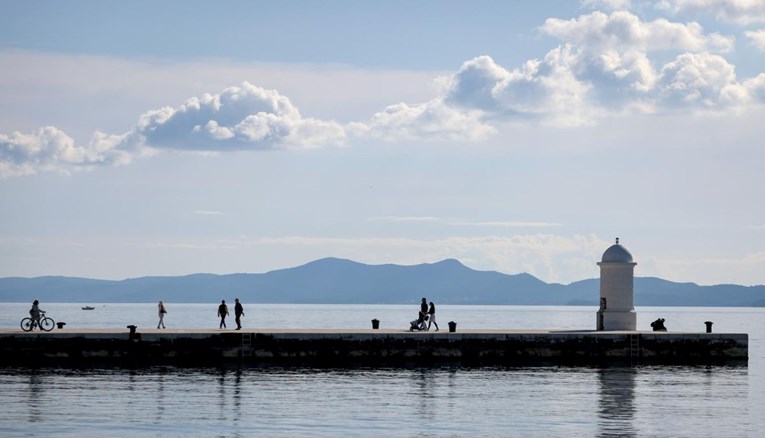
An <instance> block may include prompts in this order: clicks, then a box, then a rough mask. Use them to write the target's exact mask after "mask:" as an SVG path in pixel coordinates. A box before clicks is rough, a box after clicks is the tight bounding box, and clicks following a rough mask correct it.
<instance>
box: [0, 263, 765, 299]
mask: <svg viewBox="0 0 765 438" xmlns="http://www.w3.org/2000/svg"><path fill="white" fill-rule="evenodd" d="M599 295H600V292H599V280H598V279H588V280H583V281H578V282H575V283H571V284H569V285H562V284H555V283H552V284H551V283H545V282H543V281H541V280H539V279H537V278H536V277H534V276H532V275H529V274H517V275H508V274H501V273H499V272H493V271H476V270H473V269H470V268H468V267H466V266H465V265H463V264H462V263H460V262H459V261H457V260H451V259H449V260H443V261H441V262H438V263H432V264H431V263H428V264H421V265H415V266H400V265H392V264H388V265H365V264H362V263H357V262H353V261H350V260H342V259H337V258H325V259H321V260H316V261H314V262H311V263H308V264H305V265H302V266H298V267H295V268H290V269H281V270H276V271H271V272H267V273H264V274H228V275H214V274H193V275H186V276H180V277H140V278H131V279H127V280H120V281H111V280H93V279H87V278H75V277H35V278H19V277H8V278H0V302H27V301H32V300H34V299H40V300H42V301H43V302H79V303H114V302H152V301H158V300H165V301H170V302H187V303H208V302H217V301H218V300H220V299H233V298H234V297H239V298H240V299H242V300H243V301H245V302H249V303H344V304H356V303H358V304H408V303H416V302H419V300H420V298H422V297H428V299H429V300H433V301H434V302H436V303H441V304H509V305H593V306H596V305H597V303H598V298H599ZM635 305H638V306H742V307H746V306H765V286H739V285H716V286H699V285H697V284H694V283H673V282H670V281H666V280H662V279H659V278H651V277H642V278H641V277H639V278H636V279H635Z"/></svg>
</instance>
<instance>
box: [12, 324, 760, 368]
mask: <svg viewBox="0 0 765 438" xmlns="http://www.w3.org/2000/svg"><path fill="white" fill-rule="evenodd" d="M748 343H749V337H748V335H747V334H743V333H695V332H653V331H586V330H584V331H583V330H560V329H550V330H459V331H457V332H449V331H447V330H440V331H437V332H436V331H420V332H418V331H414V332H410V331H408V330H392V329H379V330H376V329H262V328H256V329H253V328H246V329H242V330H232V329H228V330H217V329H201V328H200V329H155V328H140V327H138V328H136V329H135V330H133V332H132V333H131V330H129V329H128V328H124V329H114V328H103V329H99V328H88V329H80V328H76V329H75V328H73V329H68V328H64V329H54V330H53V331H51V332H38V331H34V332H29V333H27V332H23V331H21V330H20V329H0V366H17V365H22V366H50V365H52V366H90V365H117V366H122V365H124V366H145V365H178V366H196V365H218V364H229V363H239V364H250V365H256V366H270V365H277V366H284V365H298V366H332V367H346V366H384V367H390V366H417V365H426V364H427V365H438V364H457V365H466V366H523V365H537V364H539V365H559V364H569V365H579V364H581V365H611V364H627V365H635V364H690V365H695V364H733V365H746V364H747V360H748Z"/></svg>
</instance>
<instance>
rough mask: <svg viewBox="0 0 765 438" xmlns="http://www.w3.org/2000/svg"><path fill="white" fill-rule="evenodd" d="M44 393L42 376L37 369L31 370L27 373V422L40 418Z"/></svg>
mask: <svg viewBox="0 0 765 438" xmlns="http://www.w3.org/2000/svg"><path fill="white" fill-rule="evenodd" d="M44 393H45V385H44V382H43V379H42V377H41V376H40V374H38V372H37V371H32V372H31V373H30V374H29V400H28V401H27V406H28V408H29V423H30V424H31V423H37V422H38V421H40V419H41V418H42V410H43V409H42V407H41V406H40V404H41V403H42V400H43V397H44Z"/></svg>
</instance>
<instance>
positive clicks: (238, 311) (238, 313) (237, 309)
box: [234, 298, 244, 330]
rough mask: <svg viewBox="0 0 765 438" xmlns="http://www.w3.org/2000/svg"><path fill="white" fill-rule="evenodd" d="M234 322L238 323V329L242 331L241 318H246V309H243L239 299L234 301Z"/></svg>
mask: <svg viewBox="0 0 765 438" xmlns="http://www.w3.org/2000/svg"><path fill="white" fill-rule="evenodd" d="M234 303H236V304H234V321H236V329H237V330H241V329H242V321H241V319H240V318H241V317H243V316H244V307H242V303H240V302H239V298H235V299H234Z"/></svg>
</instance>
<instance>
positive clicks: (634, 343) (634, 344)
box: [629, 334, 641, 364]
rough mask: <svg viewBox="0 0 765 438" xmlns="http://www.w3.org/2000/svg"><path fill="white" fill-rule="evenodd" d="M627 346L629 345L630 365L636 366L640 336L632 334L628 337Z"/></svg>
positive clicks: (638, 357)
mask: <svg viewBox="0 0 765 438" xmlns="http://www.w3.org/2000/svg"><path fill="white" fill-rule="evenodd" d="M629 345H630V363H632V364H638V363H640V356H641V354H640V353H641V352H640V335H639V334H634V335H629Z"/></svg>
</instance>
